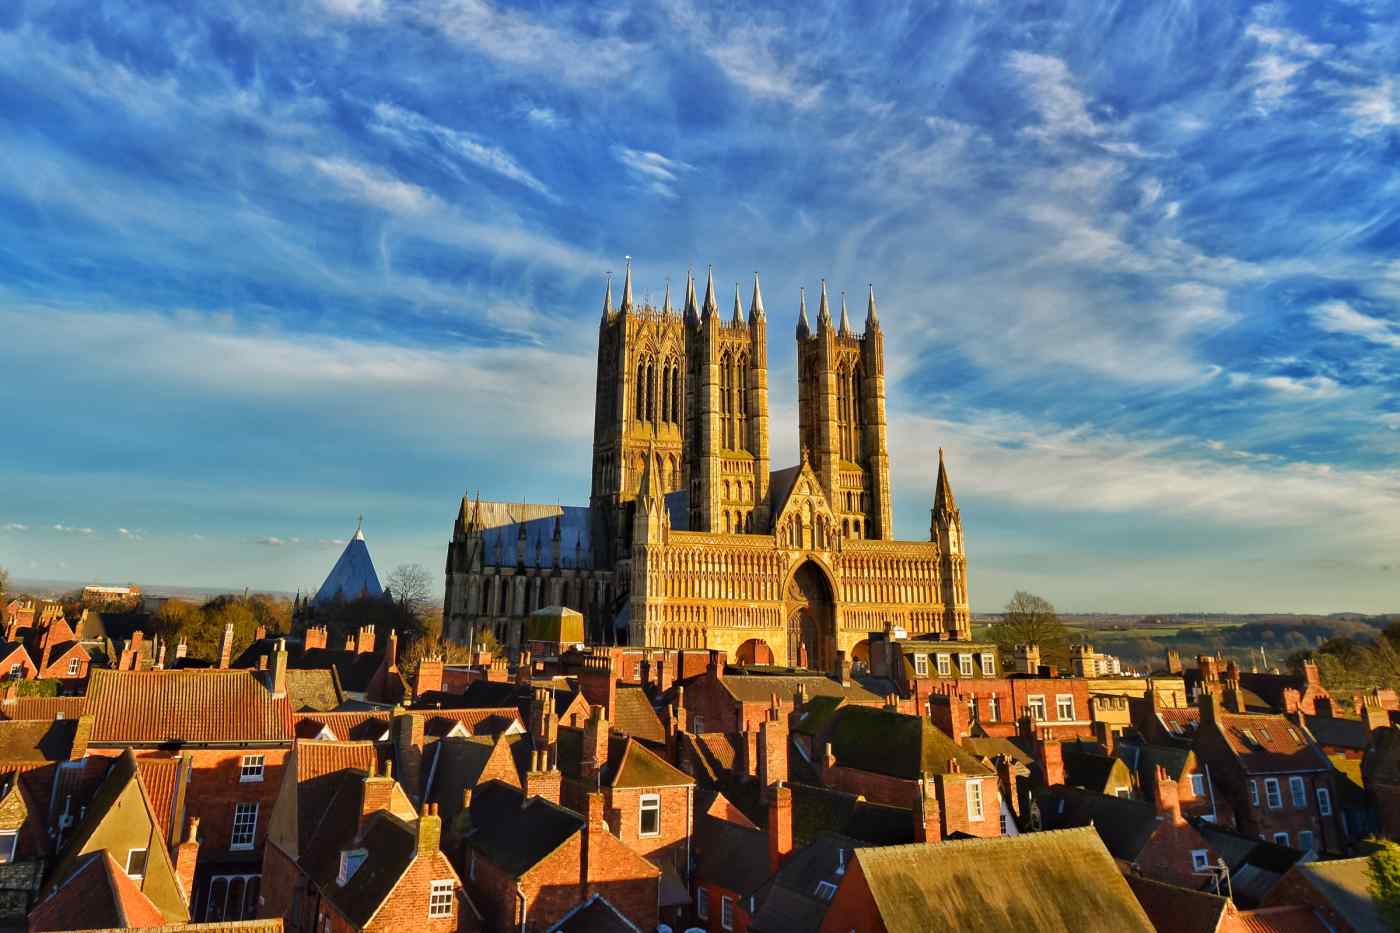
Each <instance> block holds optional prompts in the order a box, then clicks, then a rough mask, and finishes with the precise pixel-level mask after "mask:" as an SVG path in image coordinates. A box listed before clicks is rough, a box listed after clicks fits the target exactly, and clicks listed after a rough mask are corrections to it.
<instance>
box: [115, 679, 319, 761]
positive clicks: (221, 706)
mask: <svg viewBox="0 0 1400 933" xmlns="http://www.w3.org/2000/svg"><path fill="white" fill-rule="evenodd" d="M88 699H89V700H90V701H91V705H92V710H93V717H94V721H93V729H92V740H91V741H92V742H93V743H94V744H100V743H109V744H123V745H141V744H153V743H167V742H179V743H188V744H204V743H208V744H245V743H287V742H290V741H291V739H292V710H291V704H290V702H289V701H288V700H287V698H286V697H282V698H280V699H273V696H272V693H271V692H270V691H269V690H268V689H267V687H266V686H264V684H263V681H262V679H261V678H260V677H259V676H258V672H256V671H232V670H228V671H220V670H205V671H139V672H138V671H109V670H95V671H93V672H92V677H91V679H90V680H89V681H88Z"/></svg>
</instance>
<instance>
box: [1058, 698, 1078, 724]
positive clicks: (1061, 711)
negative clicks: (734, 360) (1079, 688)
mask: <svg viewBox="0 0 1400 933" xmlns="http://www.w3.org/2000/svg"><path fill="white" fill-rule="evenodd" d="M1066 706H1068V707H1069V715H1068V716H1066V715H1065V707H1066ZM1073 719H1074V694H1072V693H1057V694H1055V721H1056V722H1070V721H1071V720H1073Z"/></svg>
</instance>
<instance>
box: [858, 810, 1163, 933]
mask: <svg viewBox="0 0 1400 933" xmlns="http://www.w3.org/2000/svg"><path fill="white" fill-rule="evenodd" d="M855 857H856V859H857V860H858V861H859V863H860V868H861V872H862V874H863V876H864V878H865V882H866V884H867V885H868V886H869V888H870V892H871V895H872V897H873V899H874V901H875V905H876V907H877V909H878V911H879V915H880V919H881V921H882V922H883V925H884V928H885V929H886V930H887V931H888V933H927V931H928V930H959V931H969V933H977V931H988V933H991V931H997V933H1000V931H1004V930H1073V931H1075V933H1100V931H1102V933H1133V931H1139V933H1151V931H1152V923H1151V922H1150V921H1149V920H1148V918H1147V914H1146V913H1144V912H1143V909H1142V907H1141V906H1140V905H1139V904H1138V901H1137V898H1135V897H1134V896H1133V892H1132V889H1131V888H1129V887H1128V883H1127V882H1126V881H1125V880H1124V879H1123V876H1122V875H1121V874H1119V872H1118V867H1117V865H1115V864H1114V862H1113V859H1112V858H1111V857H1110V856H1109V854H1108V851H1107V850H1106V849H1104V847H1103V843H1102V842H1100V841H1099V838H1098V836H1097V835H1096V834H1095V833H1094V831H1093V830H1091V829H1088V828H1087V827H1086V828H1084V829H1069V830H1063V831H1061V832H1039V833H1027V834H1025V835H1021V836H999V837H995V838H991V839H970V840H961V841H955V842H943V843H939V844H936V845H907V846H887V847H884V848H876V849H856V852H855Z"/></svg>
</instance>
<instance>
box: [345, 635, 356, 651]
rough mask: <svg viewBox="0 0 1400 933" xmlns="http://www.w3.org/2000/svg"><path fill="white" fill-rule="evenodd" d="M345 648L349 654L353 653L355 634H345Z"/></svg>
mask: <svg viewBox="0 0 1400 933" xmlns="http://www.w3.org/2000/svg"><path fill="white" fill-rule="evenodd" d="M345 650H346V651H348V652H350V653H351V654H354V653H355V636H354V635H346V636H345Z"/></svg>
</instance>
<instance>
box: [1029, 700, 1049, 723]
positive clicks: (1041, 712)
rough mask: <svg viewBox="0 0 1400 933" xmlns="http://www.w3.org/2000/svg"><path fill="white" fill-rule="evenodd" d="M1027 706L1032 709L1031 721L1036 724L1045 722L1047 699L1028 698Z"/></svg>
mask: <svg viewBox="0 0 1400 933" xmlns="http://www.w3.org/2000/svg"><path fill="white" fill-rule="evenodd" d="M1026 705H1027V706H1029V707H1030V710H1031V719H1033V720H1034V721H1036V722H1044V721H1045V697H1043V696H1039V695H1037V696H1029V697H1026Z"/></svg>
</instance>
